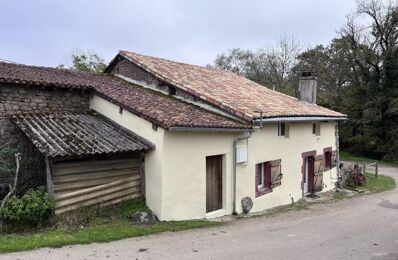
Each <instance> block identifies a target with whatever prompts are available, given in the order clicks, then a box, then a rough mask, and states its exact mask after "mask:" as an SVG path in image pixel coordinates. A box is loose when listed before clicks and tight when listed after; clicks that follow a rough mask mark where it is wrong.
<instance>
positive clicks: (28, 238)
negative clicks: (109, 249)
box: [0, 220, 218, 253]
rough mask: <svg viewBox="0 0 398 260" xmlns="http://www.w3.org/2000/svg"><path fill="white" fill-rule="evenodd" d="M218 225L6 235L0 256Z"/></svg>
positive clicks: (0, 240) (123, 224) (112, 226)
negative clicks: (8, 253) (7, 253)
mask: <svg viewBox="0 0 398 260" xmlns="http://www.w3.org/2000/svg"><path fill="white" fill-rule="evenodd" d="M217 224H218V223H217V222H210V221H205V220H190V221H170V222H159V223H157V224H154V225H152V226H137V225H132V224H131V223H129V222H128V221H127V220H119V221H116V222H112V223H108V224H99V225H95V226H91V227H88V228H82V229H79V230H75V231H71V232H68V231H65V230H61V229H58V230H49V231H43V232H36V233H26V234H9V235H2V236H0V252H1V253H5V252H16V251H23V250H31V249H37V248H41V247H61V246H65V245H73V244H90V243H95V242H109V241H114V240H119V239H122V238H128V237H138V236H145V235H150V234H156V233H160V232H166V231H170V232H175V231H181V230H186V229H192V228H202V227H209V226H214V225H217Z"/></svg>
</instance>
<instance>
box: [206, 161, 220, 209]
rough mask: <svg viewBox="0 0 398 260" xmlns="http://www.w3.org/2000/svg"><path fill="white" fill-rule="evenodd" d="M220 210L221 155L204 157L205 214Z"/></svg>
mask: <svg viewBox="0 0 398 260" xmlns="http://www.w3.org/2000/svg"><path fill="white" fill-rule="evenodd" d="M221 208H222V155H216V156H207V157H206V212H211V211H215V210H218V209H221Z"/></svg>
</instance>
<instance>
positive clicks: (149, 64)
mask: <svg viewBox="0 0 398 260" xmlns="http://www.w3.org/2000/svg"><path fill="white" fill-rule="evenodd" d="M119 54H120V55H121V56H123V57H125V58H127V59H128V60H130V61H131V62H133V63H134V64H136V65H137V66H139V67H141V68H142V69H144V70H146V71H148V72H150V73H151V74H153V75H155V76H156V77H158V78H159V79H161V80H162V81H165V82H167V83H169V84H171V85H173V86H175V87H178V88H180V89H182V90H185V91H187V92H189V93H191V94H193V95H195V96H197V97H200V98H202V99H203V100H206V101H207V102H209V103H210V104H213V105H216V106H218V107H221V108H223V109H225V110H227V111H229V112H231V113H234V114H235V115H237V116H239V117H241V118H245V119H253V118H258V117H259V113H258V112H256V111H262V112H263V115H264V117H282V116H283V117H284V116H321V117H322V116H328V117H343V116H345V115H343V114H341V113H338V112H335V111H332V110H330V109H327V108H324V107H321V106H317V105H314V104H308V103H304V102H301V101H299V100H298V99H296V98H294V97H291V96H288V95H285V94H282V93H279V92H276V91H273V90H271V89H268V88H266V87H264V86H262V85H259V84H257V83H255V82H253V81H251V80H248V79H246V78H244V77H241V76H239V75H237V74H235V73H232V72H228V71H223V70H217V69H210V68H205V67H200V66H195V65H189V64H184V63H179V62H174V61H169V60H165V59H160V58H154V57H150V56H144V55H140V54H136V53H133V52H127V51H120V52H119Z"/></svg>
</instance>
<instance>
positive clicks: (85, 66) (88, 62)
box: [58, 51, 107, 72]
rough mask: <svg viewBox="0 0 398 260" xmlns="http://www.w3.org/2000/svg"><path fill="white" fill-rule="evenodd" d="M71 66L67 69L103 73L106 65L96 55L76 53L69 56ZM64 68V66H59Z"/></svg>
mask: <svg viewBox="0 0 398 260" xmlns="http://www.w3.org/2000/svg"><path fill="white" fill-rule="evenodd" d="M71 63H72V66H70V67H69V69H72V70H77V71H85V72H104V70H105V68H106V66H107V64H106V63H105V61H104V59H103V58H102V57H101V56H100V55H98V54H96V53H84V52H81V51H77V52H75V53H73V54H72V56H71ZM58 67H60V68H65V67H66V66H65V65H64V64H61V65H59V66H58Z"/></svg>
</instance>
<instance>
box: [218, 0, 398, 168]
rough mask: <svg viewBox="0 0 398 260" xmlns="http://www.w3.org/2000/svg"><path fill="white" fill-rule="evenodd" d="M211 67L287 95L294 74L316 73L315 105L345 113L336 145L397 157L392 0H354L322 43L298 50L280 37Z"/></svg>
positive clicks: (396, 10) (396, 33) (395, 7)
mask: <svg viewBox="0 0 398 260" xmlns="http://www.w3.org/2000/svg"><path fill="white" fill-rule="evenodd" d="M362 18H365V19H362ZM215 67H217V68H220V69H226V70H231V71H234V72H236V73H238V74H240V75H243V76H245V77H247V78H249V79H251V80H254V81H256V82H258V83H259V84H262V85H265V86H267V87H270V88H272V87H274V86H276V87H275V89H276V90H277V91H280V92H284V93H287V94H291V95H292V94H294V92H295V89H296V87H297V85H298V83H297V82H298V75H297V72H299V71H313V72H315V75H316V76H317V77H318V98H317V100H318V104H319V105H322V106H324V107H328V108H331V109H333V110H336V111H340V112H342V113H344V114H346V115H348V118H349V120H348V121H347V122H346V123H344V124H342V125H341V127H340V136H341V139H340V143H341V147H342V148H343V149H345V150H347V151H349V152H352V153H355V154H359V155H362V156H367V157H373V158H376V159H379V160H387V161H398V131H397V129H398V2H397V1H392V0H390V1H388V0H385V1H384V0H358V1H357V10H356V12H355V13H353V14H351V15H348V16H347V22H346V24H345V25H344V26H343V28H342V29H341V30H340V31H339V33H338V36H337V37H336V38H335V39H333V40H332V41H331V42H330V44H328V45H326V46H323V45H318V46H315V47H313V48H309V49H307V50H305V51H303V52H301V53H300V48H299V47H298V45H297V43H295V42H294V41H292V40H282V41H281V43H280V44H279V47H277V48H274V49H269V50H259V51H250V50H240V49H234V50H232V51H230V52H229V53H228V54H225V53H224V54H221V55H219V56H218V57H217V59H216V60H215Z"/></svg>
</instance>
